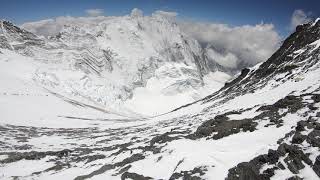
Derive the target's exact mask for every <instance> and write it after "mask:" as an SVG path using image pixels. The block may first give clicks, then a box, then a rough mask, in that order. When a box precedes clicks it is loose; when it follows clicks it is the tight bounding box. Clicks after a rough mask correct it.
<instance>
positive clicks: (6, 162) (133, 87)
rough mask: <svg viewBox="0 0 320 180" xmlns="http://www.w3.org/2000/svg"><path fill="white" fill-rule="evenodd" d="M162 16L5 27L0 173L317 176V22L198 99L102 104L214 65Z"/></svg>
mask: <svg viewBox="0 0 320 180" xmlns="http://www.w3.org/2000/svg"><path fill="white" fill-rule="evenodd" d="M115 19H116V20H115ZM171 20H172V19H171V16H170V15H168V14H166V13H163V12H159V13H158V14H154V15H153V16H150V17H145V16H141V13H139V11H134V12H133V13H132V15H131V16H126V17H112V18H111V17H110V19H104V18H103V20H102V21H101V22H98V23H97V22H94V23H97V24H96V25H95V26H94V27H95V28H88V27H85V26H77V25H76V24H72V25H69V26H66V27H63V31H61V33H59V34H58V36H55V37H51V38H43V37H38V36H35V35H33V34H32V33H29V32H28V31H25V30H22V29H20V28H16V27H15V26H13V25H12V24H10V23H8V22H2V23H1V27H2V29H1V49H0V51H1V53H0V63H1V64H0V77H1V78H0V84H1V86H0V96H1V98H0V109H1V114H2V115H1V121H0V132H1V137H0V163H1V165H0V178H3V179H14V178H21V179H58V178H61V179H77V180H79V179H139V180H140V179H172V180H173V179H229V180H233V179H243V180H244V179H261V180H262V179H263V180H264V179H291V180H292V179H319V177H320V151H319V148H320V145H319V144H320V139H319V137H320V130H319V126H320V124H319V123H320V19H317V20H316V21H314V22H310V23H308V24H303V25H300V26H298V27H297V29H296V32H294V33H293V34H291V35H290V36H289V37H288V38H287V39H286V40H285V41H284V42H283V44H282V46H281V47H280V48H279V49H278V50H277V51H276V52H275V53H274V54H273V55H272V56H271V57H270V58H269V59H268V60H267V61H265V62H264V63H261V64H258V65H256V66H255V67H253V68H250V69H249V68H248V69H243V70H242V72H241V73H240V74H239V76H238V77H237V78H235V79H233V81H231V82H228V83H226V84H225V86H224V87H223V88H221V89H220V90H219V91H216V92H214V93H212V94H211V95H209V96H206V97H205V98H203V99H200V100H198V101H196V102H193V103H190V104H187V105H184V106H181V107H180V108H177V109H175V110H173V111H171V112H168V113H166V114H162V115H160V116H154V117H149V118H146V117H144V118H137V116H136V118H132V117H125V116H126V115H127V112H122V111H120V110H121V109H117V108H114V109H117V110H118V111H120V112H116V111H114V110H112V111H111V108H106V107H107V106H104V102H117V100H114V99H112V98H116V95H122V97H119V98H117V99H121V98H123V99H126V98H127V97H130V96H131V95H130V94H132V93H133V94H132V96H133V97H132V98H131V100H132V101H131V102H130V100H129V101H126V103H125V104H124V105H123V106H124V107H126V106H127V107H134V106H137V105H136V104H135V103H134V98H137V101H136V102H140V100H141V99H139V97H140V98H142V99H143V98H144V97H143V95H146V96H147V97H148V93H151V92H155V90H156V91H157V93H161V94H163V95H176V94H181V92H185V90H186V89H188V88H193V89H197V88H198V90H197V91H201V87H203V86H202V85H201V84H202V83H206V81H209V82H210V80H209V79H210V73H209V72H210V71H213V72H214V70H216V69H219V68H221V67H219V66H218V65H212V64H210V63H208V60H209V59H210V57H217V56H214V54H211V55H210V56H209V55H208V53H214V51H212V52H208V51H209V49H213V50H214V47H209V46H208V49H207V50H202V49H201V48H200V46H198V44H197V42H196V41H194V40H192V39H190V38H188V37H185V36H184V35H183V33H182V32H180V30H179V27H177V26H176V25H175V24H174V22H172V21H171ZM148 23H154V24H152V25H150V24H148ZM118 24H121V26H117V25H118ZM138 24H140V25H138ZM88 26H92V25H88ZM140 26H141V27H142V29H144V30H137V29H139V27H140ZM151 27H152V28H151ZM156 27H159V28H156ZM160 27H161V28H160ZM100 28H101V29H100ZM105 28H106V29H105ZM108 28H110V30H108ZM119 28H120V29H119ZM154 28H155V29H154ZM129 32H130V33H129ZM131 32H134V33H131ZM173 32H174V33H173ZM109 33H111V34H112V36H111V35H109ZM113 33H114V34H113ZM179 33H180V35H182V36H176V35H177V34H179ZM134 34H135V35H134ZM108 37H109V38H110V40H109V41H106V40H105V39H108ZM116 37H117V38H118V39H113V38H116ZM121 37H123V38H121ZM139 37H143V38H141V39H139ZM145 39H148V41H146V42H145V41H144V40H145ZM164 39H166V40H164ZM163 41H165V43H164V42H163ZM111 42H112V47H111V44H109V45H108V43H111ZM117 42H126V43H123V44H126V45H128V43H129V44H130V43H133V44H131V45H130V46H129V45H128V46H124V45H119V46H113V45H114V44H115V45H116V43H117ZM150 42H152V44H147V43H150ZM136 43H137V44H136ZM163 43H164V44H163ZM176 43H177V44H176ZM123 46H124V49H126V50H127V51H125V50H124V49H123ZM83 47H85V48H83ZM89 47H90V48H89ZM151 47H152V48H151ZM144 48H146V51H143V49H144ZM126 52H130V53H132V54H133V55H132V57H131V56H126V55H127V53H126ZM139 53H141V56H138V54H139ZM135 55H136V56H135ZM212 55H213V56H212ZM226 56H227V54H226ZM139 57H144V59H143V60H141V59H139ZM182 57H183V58H182ZM168 59H170V60H168ZM129 60H132V61H129ZM220 60H221V59H220ZM222 60H223V59H222ZM218 61H219V60H218ZM142 62H143V63H142ZM221 62H223V61H221ZM146 64H147V66H143V65H146ZM218 64H219V63H218ZM219 65H221V63H220V64H219ZM122 68H123V69H122ZM113 73H115V74H113ZM215 73H216V74H215V76H213V77H212V78H214V77H217V76H218V77H220V78H218V79H224V78H225V79H226V77H225V75H224V74H223V73H221V72H219V71H217V72H215ZM211 75H212V73H211ZM116 77H121V78H119V79H117V78H116ZM191 79H192V80H191ZM124 84H125V85H127V86H126V87H125V88H124V87H123V89H122V88H121V87H122V85H124ZM166 84H169V86H165V85H166ZM164 86H165V88H163V87H164ZM105 88H110V89H105ZM139 88H140V89H139ZM141 88H142V89H141ZM148 90H149V91H148ZM202 90H203V91H205V90H206V89H202ZM104 92H110V94H108V95H106V94H104ZM187 92H192V91H187ZM189 95H193V94H192V93H190V94H189ZM105 96H110V97H105ZM149 97H154V96H153V95H150V96H149ZM172 97H178V96H172ZM99 98H100V99H101V100H99ZM160 99H161V98H160ZM109 100H110V101H109ZM158 100H159V99H153V102H152V103H153V104H157V103H162V102H161V101H160V100H159V101H158ZM106 104H107V103H106ZM150 106H152V104H150ZM108 107H111V104H108ZM140 107H144V108H145V109H147V108H149V107H148V106H146V105H145V104H144V105H141V106H140ZM139 111H143V109H141V110H139ZM150 111H153V110H150ZM130 115H132V113H131V114H130Z"/></svg>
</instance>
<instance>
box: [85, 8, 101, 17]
mask: <svg viewBox="0 0 320 180" xmlns="http://www.w3.org/2000/svg"><path fill="white" fill-rule="evenodd" d="M86 13H87V15H88V16H91V17H96V16H102V15H103V13H104V10H103V9H87V10H86Z"/></svg>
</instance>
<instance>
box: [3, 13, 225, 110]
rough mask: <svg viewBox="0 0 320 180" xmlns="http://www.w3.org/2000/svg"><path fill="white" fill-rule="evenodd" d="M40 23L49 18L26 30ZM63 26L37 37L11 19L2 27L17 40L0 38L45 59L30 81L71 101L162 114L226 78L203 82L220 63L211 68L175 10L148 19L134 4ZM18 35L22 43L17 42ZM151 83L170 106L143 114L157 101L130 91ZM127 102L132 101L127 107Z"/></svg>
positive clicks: (38, 58) (195, 97) (34, 56)
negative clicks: (120, 12) (127, 11)
mask: <svg viewBox="0 0 320 180" xmlns="http://www.w3.org/2000/svg"><path fill="white" fill-rule="evenodd" d="M41 23H48V22H47V21H41V22H36V23H34V24H32V23H28V24H25V25H24V27H26V28H28V27H29V28H30V27H32V26H36V27H37V26H38V25H39V24H41ZM2 24H9V23H8V22H2ZM59 26H61V27H55V28H57V29H59V31H57V34H56V35H55V36H50V37H48V38H44V37H42V38H39V37H37V36H35V35H33V34H32V33H30V32H27V31H25V30H21V29H20V28H18V27H15V26H13V25H12V24H11V26H10V27H9V26H8V27H5V28H2V29H4V32H8V31H10V32H11V34H13V35H14V37H15V38H12V35H8V33H2V34H3V37H4V38H3V39H4V40H3V41H1V42H3V44H4V45H3V46H2V47H3V48H5V46H7V47H8V48H9V49H12V50H15V51H16V52H18V53H20V54H22V55H26V56H29V57H32V58H33V59H35V60H36V61H39V62H42V63H43V64H44V66H42V67H39V68H38V69H36V71H35V72H34V77H33V79H34V80H35V81H36V82H37V83H38V84H39V85H41V86H43V87H45V88H47V89H50V90H51V91H54V92H57V93H59V94H63V95H65V96H68V97H70V98H73V99H78V100H80V99H81V101H83V102H92V103H96V104H99V105H100V106H102V107H105V108H107V109H109V110H111V109H112V111H122V112H124V111H127V112H128V113H130V112H131V111H136V112H137V113H140V114H149V115H150V114H152V113H151V112H155V111H156V110H157V109H159V111H157V112H158V113H164V112H167V111H169V110H172V109H171V108H177V107H179V106H180V105H182V104H183V103H186V102H191V101H194V100H198V99H199V98H202V97H204V96H205V95H207V93H197V95H195V93H196V91H198V90H200V89H201V88H202V89H203V88H204V89H206V88H208V87H210V88H211V87H212V86H215V87H214V89H216V90H217V89H218V88H220V87H222V84H223V83H224V81H226V80H228V79H229V78H228V77H229V76H228V75H227V74H224V75H222V76H223V78H220V79H219V78H218V79H217V80H218V81H219V83H217V81H206V82H204V79H208V78H210V77H212V74H211V75H209V76H208V77H205V78H204V76H207V75H208V74H209V72H215V71H217V68H214V67H210V66H208V62H207V58H205V57H204V56H203V51H202V49H201V47H200V45H199V44H198V42H197V41H196V40H194V39H192V38H189V37H187V36H186V35H185V34H184V33H183V32H181V30H180V28H179V26H178V25H177V24H176V23H175V17H174V14H173V13H168V12H163V11H157V12H155V13H153V14H152V15H151V16H143V14H142V12H141V11H139V10H137V9H134V10H133V11H132V13H131V15H128V16H123V17H99V18H95V20H94V21H91V18H88V19H86V18H79V19H76V20H75V19H72V18H71V19H70V22H68V23H66V24H64V25H62V24H60V25H59ZM53 28H54V27H53ZM30 29H31V28H30ZM13 30H14V31H13ZM33 30H34V29H33ZM14 32H16V33H14ZM15 34H17V35H15ZM25 36H26V37H28V39H32V40H33V42H41V43H33V44H31V45H29V44H28V43H27V42H28V41H29V40H28V39H26V38H20V37H25ZM16 37H19V38H16ZM16 39H19V41H21V42H20V44H23V46H21V45H20V46H19V47H17V46H16V43H15V42H16V41H17V40H16ZM166 67H170V68H171V70H172V71H178V72H179V74H178V76H177V77H174V78H172V77H171V75H172V74H170V73H171V72H168V74H164V73H163V72H160V71H162V70H161V68H162V69H163V68H166ZM170 68H169V69H170ZM159 73H160V74H161V73H162V75H160V74H159ZM221 73H222V72H220V74H221ZM160 76H161V77H160ZM168 79H170V80H168ZM149 80H150V82H148V81H149ZM148 84H149V85H148ZM152 84H158V85H157V86H154V88H156V89H157V90H156V91H157V92H159V93H158V94H157V93H156V94H154V97H155V96H159V97H163V99H166V100H167V101H169V102H167V103H169V104H172V106H163V107H161V106H154V107H153V109H154V110H153V111H150V112H144V111H142V110H143V107H144V106H145V105H147V104H148V103H149V104H150V103H151V102H152V100H153V99H152V98H151V96H148V97H149V98H151V99H149V98H146V97H144V99H141V97H139V90H138V92H136V93H133V91H134V89H136V88H144V87H145V86H153V85H152ZM159 85H161V87H160V86H159ZM146 88H147V89H148V88H149V89H150V87H146ZM191 91H192V92H193V93H191ZM201 91H205V90H200V91H199V92H201ZM135 95H136V96H138V97H134V96H135ZM137 99H139V101H141V102H143V104H141V106H137V105H138V104H134V106H133V104H132V102H134V101H136V100H137ZM124 101H128V103H127V104H131V105H126V106H123V102H124ZM164 107H166V108H164ZM127 108H130V109H127ZM138 109H139V110H138Z"/></svg>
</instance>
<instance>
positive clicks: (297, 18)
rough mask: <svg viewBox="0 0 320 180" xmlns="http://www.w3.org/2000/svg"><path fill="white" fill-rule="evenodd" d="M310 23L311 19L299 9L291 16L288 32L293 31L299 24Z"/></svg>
mask: <svg viewBox="0 0 320 180" xmlns="http://www.w3.org/2000/svg"><path fill="white" fill-rule="evenodd" d="M309 21H311V18H309V17H308V15H307V14H306V13H305V12H304V11H303V10H301V9H297V10H295V11H294V12H293V14H292V16H291V23H290V30H291V31H293V30H295V28H296V27H297V25H299V24H304V23H307V22H309Z"/></svg>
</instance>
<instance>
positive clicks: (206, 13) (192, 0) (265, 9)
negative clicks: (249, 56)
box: [0, 0, 320, 34]
mask: <svg viewBox="0 0 320 180" xmlns="http://www.w3.org/2000/svg"><path fill="white" fill-rule="evenodd" d="M0 3H1V6H0V17H1V18H4V19H7V20H11V21H13V22H14V23H16V24H22V23H24V22H28V21H37V20H41V19H48V18H54V17H57V16H66V15H69V16H86V13H85V11H86V10H88V9H103V10H104V15H125V14H129V13H130V11H131V10H132V9H133V8H139V9H141V10H143V12H144V13H145V14H151V13H152V12H154V11H155V10H165V11H175V12H177V13H178V15H179V16H178V17H179V18H186V19H192V20H195V21H205V22H218V23H225V24H229V25H232V26H238V25H245V24H250V25H254V24H259V23H260V22H264V23H273V24H274V25H275V27H276V29H277V31H279V32H280V34H287V33H288V31H289V30H288V29H289V26H290V19H291V16H292V13H293V12H294V10H297V9H301V10H303V11H304V12H305V13H306V14H307V15H308V16H311V17H318V16H320V1H319V0H308V1H302V0H300V1H299V0H241V1H240V0H225V1H222V0H220V1H216V0H122V1H120V0H42V1H41V0H0Z"/></svg>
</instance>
